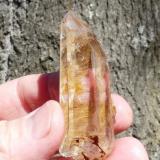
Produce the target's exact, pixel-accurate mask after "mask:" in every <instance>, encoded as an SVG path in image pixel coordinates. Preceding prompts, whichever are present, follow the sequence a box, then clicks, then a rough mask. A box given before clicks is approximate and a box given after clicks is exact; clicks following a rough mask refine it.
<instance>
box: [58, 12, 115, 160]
mask: <svg viewBox="0 0 160 160" xmlns="http://www.w3.org/2000/svg"><path fill="white" fill-rule="evenodd" d="M60 41H61V42H60V104H61V106H62V108H63V111H64V116H65V137H64V140H63V143H62V145H61V147H60V154H61V155H63V156H65V157H72V158H73V159H75V160H83V159H87V160H102V159H104V158H105V157H106V156H107V155H108V154H109V153H110V151H111V149H112V144H113V140H114V130H113V125H114V118H115V109H114V106H113V105H112V102H111V95H110V88H109V70H108V65H106V57H105V53H104V51H103V50H102V48H101V46H100V43H99V42H98V41H97V39H96V36H95V35H94V33H93V32H92V31H91V29H90V27H89V26H88V24H87V23H86V22H84V21H83V20H82V19H80V18H79V17H77V16H76V14H75V13H74V12H73V11H69V12H68V13H67V14H66V16H65V17H64V19H63V21H62V24H61V37H60Z"/></svg>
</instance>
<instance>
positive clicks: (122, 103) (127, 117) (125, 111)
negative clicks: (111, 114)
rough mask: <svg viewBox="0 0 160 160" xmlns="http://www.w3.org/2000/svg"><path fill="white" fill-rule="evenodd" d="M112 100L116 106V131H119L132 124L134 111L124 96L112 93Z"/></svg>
mask: <svg viewBox="0 0 160 160" xmlns="http://www.w3.org/2000/svg"><path fill="white" fill-rule="evenodd" d="M112 100H113V104H114V105H115V107H116V117H115V119H116V121H115V126H114V128H115V133H119V132H122V131H124V130H126V129H127V128H129V127H130V126H131V124H132V122H133V112H132V109H131V107H130V106H129V104H128V103H127V101H126V100H125V99H124V98H123V97H121V96H119V95H117V94H112Z"/></svg>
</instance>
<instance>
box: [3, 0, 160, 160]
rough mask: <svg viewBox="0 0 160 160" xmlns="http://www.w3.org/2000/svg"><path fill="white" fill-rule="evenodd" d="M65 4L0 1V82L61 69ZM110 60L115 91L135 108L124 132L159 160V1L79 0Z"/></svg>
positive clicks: (54, 0) (56, 1)
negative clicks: (61, 41)
mask: <svg viewBox="0 0 160 160" xmlns="http://www.w3.org/2000/svg"><path fill="white" fill-rule="evenodd" d="M67 3H68V2H67V0H65V1H61V0H41V1H39V0H34V1H33V0H0V82H1V83H3V82H5V81H7V80H10V79H13V78H16V77H19V76H22V75H27V74H30V73H40V72H53V71H55V70H58V69H59V24H60V21H61V19H62V17H63V16H64V14H65V13H66V11H67ZM75 9H76V10H77V12H79V13H80V14H81V15H82V16H83V18H84V19H85V20H87V21H88V22H89V23H90V25H91V26H92V28H93V29H94V31H95V33H96V34H97V36H98V38H99V39H100V40H101V42H102V44H103V46H104V48H105V50H106V51H107V54H108V57H109V63H110V68H111V74H112V88H113V91H114V92H117V93H119V94H121V95H123V96H124V97H125V98H126V99H127V100H128V101H129V103H130V104H131V106H132V107H133V110H134V115H135V116H134V117H135V118H134V125H133V127H132V128H131V129H130V130H129V131H128V132H127V133H126V134H128V135H133V136H134V137H137V138H139V139H140V140H142V142H143V143H144V145H145V146H146V148H147V150H148V153H149V156H150V159H152V160H158V159H160V152H159V149H160V127H159V126H160V107H159V106H160V1H159V0H101V1H98V0H86V1H83V0H79V1H75Z"/></svg>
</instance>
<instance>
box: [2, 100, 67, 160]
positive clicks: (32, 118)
mask: <svg viewBox="0 0 160 160" xmlns="http://www.w3.org/2000/svg"><path fill="white" fill-rule="evenodd" d="M63 132H64V122H63V113H62V110H61V108H60V106H59V104H58V103H57V102H55V101H53V100H50V101H48V102H46V103H45V104H44V105H43V106H41V107H39V108H38V109H37V110H35V111H33V112H31V113H30V114H28V115H27V116H25V117H22V118H19V119H16V120H13V121H1V122H0V139H1V143H0V159H4V157H5V160H22V159H23V160H37V159H38V160H48V159H49V158H50V157H51V156H52V155H53V154H54V153H55V152H56V151H57V150H58V148H59V145H60V143H61V140H62V138H63Z"/></svg>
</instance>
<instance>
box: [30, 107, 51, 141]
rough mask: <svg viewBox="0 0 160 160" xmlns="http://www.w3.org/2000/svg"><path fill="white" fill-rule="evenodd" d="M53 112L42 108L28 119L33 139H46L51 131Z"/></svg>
mask: <svg viewBox="0 0 160 160" xmlns="http://www.w3.org/2000/svg"><path fill="white" fill-rule="evenodd" d="M52 118H53V112H51V111H50V110H49V109H48V108H47V106H42V107H41V108H39V109H38V110H36V111H35V113H34V114H33V115H32V116H31V117H30V119H31V121H30V122H31V123H32V124H31V126H32V127H31V130H32V136H33V137H34V138H37V139H40V138H44V137H46V136H47V135H48V134H49V133H50V131H51V127H52V126H51V123H52Z"/></svg>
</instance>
